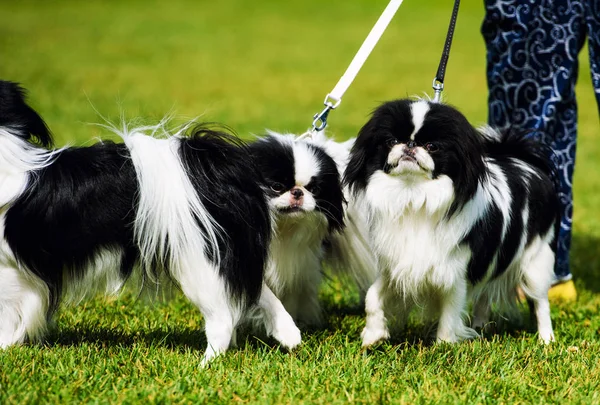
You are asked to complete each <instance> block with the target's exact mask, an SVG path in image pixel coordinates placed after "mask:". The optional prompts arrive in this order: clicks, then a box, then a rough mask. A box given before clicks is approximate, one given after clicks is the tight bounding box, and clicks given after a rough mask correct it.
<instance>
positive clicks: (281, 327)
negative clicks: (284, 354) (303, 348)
mask: <svg viewBox="0 0 600 405" xmlns="http://www.w3.org/2000/svg"><path fill="white" fill-rule="evenodd" d="M273 337H274V338H275V339H276V340H277V341H278V342H279V343H280V344H281V345H282V346H283V347H285V348H286V349H287V350H293V349H295V348H296V347H297V346H298V345H300V343H302V336H301V334H300V329H298V327H297V326H296V324H295V323H294V321H293V320H292V318H291V317H290V318H289V319H288V320H287V321H286V322H280V323H279V324H278V325H277V328H276V329H275V330H274V331H273Z"/></svg>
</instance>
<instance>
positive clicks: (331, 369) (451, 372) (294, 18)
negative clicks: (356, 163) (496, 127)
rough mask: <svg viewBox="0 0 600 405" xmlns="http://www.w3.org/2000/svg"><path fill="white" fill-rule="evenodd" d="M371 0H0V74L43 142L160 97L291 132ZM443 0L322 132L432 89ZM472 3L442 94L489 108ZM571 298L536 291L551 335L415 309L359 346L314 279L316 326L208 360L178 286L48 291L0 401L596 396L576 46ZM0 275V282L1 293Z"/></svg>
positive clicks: (343, 53) (4, 367)
mask: <svg viewBox="0 0 600 405" xmlns="http://www.w3.org/2000/svg"><path fill="white" fill-rule="evenodd" d="M385 4H387V2H386V1H385V0H377V1H375V0H352V1H347V0H346V1H344V0H331V1H315V0H304V1H298V0H292V1H287V2H284V1H275V0H266V1H258V0H257V1H242V0H238V1H236V0H219V1H206V0H203V1H192V0H171V1H169V2H161V1H156V0H144V1H141V0H131V1H129V0H128V1H117V0H107V1H102V2H101V1H85V2H84V1H65V0H57V1H29V0H18V1H17V0H0V78H2V79H9V80H14V81H18V82H21V83H23V85H24V86H25V87H26V88H28V89H29V91H30V100H31V102H32V104H33V105H34V107H35V108H37V109H38V111H39V112H40V113H41V114H42V116H43V117H44V118H45V119H46V121H47V123H48V124H49V126H50V128H51V129H52V130H53V132H54V134H55V136H56V139H57V143H58V144H59V145H63V144H66V143H69V144H74V145H83V144H89V143H90V142H91V141H92V140H93V139H94V138H97V137H109V136H110V135H109V134H107V133H105V132H103V130H102V129H100V128H98V127H96V126H92V125H88V124H89V123H94V122H99V121H100V120H101V118H100V117H99V116H98V114H97V112H96V111H98V112H99V113H101V114H102V115H103V116H105V117H108V118H109V119H111V120H113V121H115V120H117V119H118V117H119V115H120V114H121V112H122V111H123V113H124V115H125V117H127V118H128V119H133V118H134V117H143V119H144V120H146V122H156V121H157V120H158V119H160V118H161V117H162V116H164V115H165V114H166V113H169V112H171V113H174V114H175V115H176V117H177V119H176V121H178V122H183V121H184V120H185V119H188V118H193V117H198V116H200V117H201V119H203V120H207V121H218V122H223V123H226V124H228V125H229V126H231V127H233V128H235V129H236V130H237V132H238V133H239V134H240V135H242V136H244V137H249V136H250V134H260V133H262V132H263V130H264V128H271V129H274V130H278V131H291V132H301V131H304V130H305V129H306V128H307V127H308V126H309V124H310V122H311V119H312V114H314V113H315V112H317V111H319V110H320V109H321V107H322V105H321V103H322V100H323V97H324V96H325V94H326V93H327V92H328V91H329V90H331V89H332V88H333V86H334V84H335V83H336V82H337V80H338V78H339V77H340V75H341V74H342V73H343V71H344V70H345V68H346V67H347V65H348V63H349V62H350V60H351V58H352V57H353V55H354V53H355V52H356V50H357V49H358V47H359V46H360V44H361V43H362V40H363V39H364V37H365V36H366V34H367V33H368V31H369V30H370V28H371V26H372V24H373V23H374V22H375V20H376V19H377V17H378V16H379V13H380V12H381V10H382V9H383V8H384V7H385ZM451 7H452V5H451V2H450V1H442V0H427V1H425V0H420V1H417V0H413V1H406V2H405V4H404V5H403V6H402V7H401V8H400V11H399V13H398V15H397V16H396V18H395V19H394V21H393V22H392V24H391V26H390V27H389V29H388V32H386V34H385V35H384V37H383V39H382V41H381V42H380V43H379V45H378V46H377V48H376V49H375V51H374V53H373V54H372V56H371V58H370V59H369V60H368V62H367V64H366V66H365V67H364V69H363V70H362V71H361V72H360V74H359V76H358V78H357V79H356V82H355V83H354V84H353V85H352V86H351V87H350V89H349V91H348V92H347V93H346V96H345V98H344V101H343V103H342V104H341V106H340V107H339V109H338V110H336V111H335V112H333V113H332V114H331V115H330V127H329V130H330V133H331V134H332V135H333V136H335V137H336V139H339V140H343V139H346V138H348V137H351V136H354V135H355V134H356V133H357V131H358V129H359V128H360V126H361V125H362V124H363V123H364V122H365V120H366V117H367V115H368V113H369V112H370V111H371V110H372V109H373V108H374V107H375V106H376V105H377V104H378V103H379V102H380V101H383V100H388V99H392V98H398V97H404V96H408V95H422V94H423V93H428V94H431V88H430V86H431V81H432V78H433V75H434V74H435V71H436V69H437V63H438V60H439V57H440V52H441V48H442V44H443V41H444V36H445V32H446V29H447V22H448V19H449V17H450V10H451ZM482 18H483V3H482V2H481V1H479V2H463V4H462V5H461V14H460V16H459V19H458V25H457V30H456V36H455V40H454V45H453V50H452V54H451V57H450V63H449V67H448V71H447V76H446V92H445V97H446V100H447V101H448V102H450V103H452V104H454V105H456V106H458V107H459V108H460V109H461V110H462V111H463V112H464V113H465V114H466V115H467V116H468V117H469V118H470V119H471V121H472V122H473V123H476V124H480V123H484V122H485V120H486V114H487V107H486V97H487V90H486V82H485V66H484V60H485V50H484V44H483V40H482V38H481V35H480V33H479V28H480V24H481V21H482ZM578 98H579V105H580V110H579V118H580V133H579V137H580V140H579V149H578V163H577V171H576V179H575V193H576V197H575V198H576V200H575V214H574V223H575V225H574V236H573V238H574V240H573V252H572V260H573V273H574V276H575V279H576V285H577V288H578V292H579V299H578V301H577V303H574V304H560V303H557V304H556V305H554V306H553V308H552V317H553V321H554V325H555V330H556V336H557V339H558V342H556V343H555V344H552V345H550V346H548V347H543V346H541V345H539V344H538V343H537V341H536V335H535V334H534V333H533V332H532V330H533V329H534V328H533V325H531V324H530V323H529V321H528V320H527V317H524V321H515V322H510V323H506V322H505V323H503V326H502V327H500V329H499V332H498V333H497V334H490V335H487V336H485V338H484V339H480V340H476V341H472V342H466V343H462V344H458V345H453V346H451V345H432V344H431V341H430V339H429V338H428V336H430V329H429V327H428V325H422V324H419V323H417V322H413V323H411V324H410V325H409V328H408V329H407V330H406V331H404V332H403V333H401V334H400V335H397V336H396V337H395V338H394V339H393V340H392V341H391V342H389V343H385V344H383V345H381V346H380V347H378V348H377V349H375V350H372V351H369V352H364V351H362V350H361V349H360V339H359V334H360V330H361V329H362V327H363V325H364V315H363V313H362V310H361V309H360V308H359V307H358V304H357V299H356V295H355V294H353V293H351V292H348V291H346V289H345V288H343V287H340V286H339V285H338V284H337V283H332V285H331V286H328V287H327V288H325V290H324V292H323V297H324V300H325V302H326V307H327V308H328V314H329V315H328V320H329V326H328V328H327V329H326V330H323V331H314V332H307V333H304V334H303V339H304V343H303V345H302V346H301V347H300V348H299V349H298V350H297V351H295V352H293V353H284V352H283V351H281V350H279V348H278V347H277V346H276V345H275V344H274V342H273V341H270V340H268V339H260V338H256V337H249V338H248V339H246V340H242V341H241V343H240V345H239V347H238V348H237V349H233V350H232V351H230V352H229V353H228V354H227V355H225V356H223V357H221V358H219V359H218V360H216V361H215V362H214V363H212V364H211V366H210V368H209V369H201V368H199V366H198V365H199V361H200V358H201V355H202V353H203V349H204V344H205V338H204V334H203V332H202V319H201V317H200V315H199V313H198V312H197V311H196V310H195V309H194V308H193V307H192V306H191V305H190V304H188V303H187V302H186V301H185V300H184V299H182V298H181V297H179V298H177V299H175V300H173V301H171V302H169V303H154V304H148V303H146V302H144V301H142V300H137V299H136V298H135V296H134V295H132V294H129V293H125V294H124V295H122V296H121V297H119V298H118V299H104V298H98V299H95V300H92V301H91V302H88V303H85V304H82V305H80V306H77V307H68V308H64V309H63V310H62V311H61V312H60V314H59V315H58V316H57V318H56V323H57V330H56V331H55V332H53V333H52V334H51V335H50V336H49V337H48V339H47V341H46V342H45V343H44V344H43V345H27V346H23V347H14V348H10V349H8V350H4V351H0V404H25V403H36V404H37V403H76V402H85V403H192V402H195V403H200V402H206V403H237V402H240V403H294V404H296V403H327V404H332V403H350V402H357V403H377V402H382V403H387V402H392V403H410V404H413V403H444V404H445V403H494V404H496V403H510V404H513V403H596V404H597V403H600V389H599V388H598V381H600V363H599V361H598V359H599V358H600V347H599V344H600V336H599V331H600V315H599V313H598V312H599V311H598V307H599V304H600V296H599V293H600V249H598V246H600V210H599V209H598V207H600V192H598V190H599V189H600V159H598V157H599V156H600V142H599V141H600V139H599V136H600V134H599V125H598V122H599V121H598V115H597V113H598V109H597V107H596V104H595V100H594V97H593V92H592V88H591V80H590V75H589V68H588V62H587V53H586V52H584V53H582V69H581V72H580V80H579V84H578ZM0 276H1V272H0ZM1 293H2V292H1V291H0V294H1Z"/></svg>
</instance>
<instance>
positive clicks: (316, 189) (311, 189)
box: [304, 184, 321, 195]
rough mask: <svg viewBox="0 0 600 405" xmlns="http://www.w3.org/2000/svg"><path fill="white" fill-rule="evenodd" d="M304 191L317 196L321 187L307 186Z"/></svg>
mask: <svg viewBox="0 0 600 405" xmlns="http://www.w3.org/2000/svg"><path fill="white" fill-rule="evenodd" d="M304 188H305V189H306V190H308V192H310V193H312V194H314V195H317V194H319V192H320V191H321V187H319V186H317V185H316V184H309V185H307V186H306V187H304Z"/></svg>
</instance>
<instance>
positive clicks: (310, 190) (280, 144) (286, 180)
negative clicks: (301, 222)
mask: <svg viewBox="0 0 600 405" xmlns="http://www.w3.org/2000/svg"><path fill="white" fill-rule="evenodd" d="M251 152H252V153H253V155H254V156H255V159H256V161H257V163H258V165H259V167H260V169H261V172H262V174H263V176H264V181H265V188H266V190H267V195H268V200H269V205H270V207H271V210H272V212H273V213H274V214H275V215H276V218H298V219H301V218H302V217H303V216H304V215H306V214H309V213H311V214H313V213H314V214H318V215H320V216H322V217H323V219H325V220H326V222H327V225H328V228H329V230H333V229H340V228H341V226H342V223H343V206H342V203H343V194H342V188H341V184H340V176H339V173H338V171H337V167H336V164H335V162H334V160H333V159H332V158H331V157H330V156H329V155H327V154H326V153H325V151H324V150H323V149H321V148H320V147H318V146H315V145H313V144H311V143H308V142H294V141H293V140H292V138H289V137H285V136H282V135H271V136H269V137H266V138H264V139H262V140H260V141H258V142H255V143H254V144H253V145H251Z"/></svg>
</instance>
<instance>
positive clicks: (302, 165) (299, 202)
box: [270, 144, 321, 215]
mask: <svg viewBox="0 0 600 405" xmlns="http://www.w3.org/2000/svg"><path fill="white" fill-rule="evenodd" d="M293 146H294V148H293V153H294V179H293V180H294V181H293V185H292V183H291V182H288V184H287V185H286V184H284V183H282V182H278V181H273V182H272V183H271V185H270V187H271V191H273V193H274V194H275V195H274V196H272V197H271V198H270V205H271V207H272V208H274V209H275V212H277V213H278V214H284V215H285V214H292V215H293V214H296V215H298V214H301V213H306V212H312V211H314V210H315V209H316V208H317V202H316V199H315V195H318V194H319V192H320V191H321V188H320V186H319V185H318V184H317V183H318V178H319V175H320V172H321V163H320V162H319V160H318V158H317V156H315V154H314V153H313V152H312V151H311V150H310V149H308V148H307V147H306V145H303V144H300V145H293ZM282 181H283V180H282ZM290 186H291V188H290Z"/></svg>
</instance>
